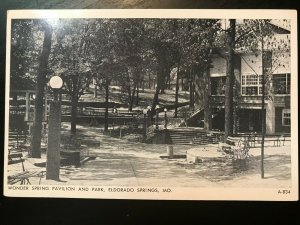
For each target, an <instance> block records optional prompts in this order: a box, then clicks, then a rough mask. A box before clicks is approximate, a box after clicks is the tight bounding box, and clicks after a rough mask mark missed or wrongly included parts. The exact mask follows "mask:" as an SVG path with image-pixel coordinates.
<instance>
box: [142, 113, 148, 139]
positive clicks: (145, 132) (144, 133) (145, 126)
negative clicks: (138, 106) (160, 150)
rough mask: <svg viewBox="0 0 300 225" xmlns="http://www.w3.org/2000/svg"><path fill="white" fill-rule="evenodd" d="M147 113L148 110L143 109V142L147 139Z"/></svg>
mask: <svg viewBox="0 0 300 225" xmlns="http://www.w3.org/2000/svg"><path fill="white" fill-rule="evenodd" d="M148 113H149V110H148V109H144V110H143V114H144V123H143V126H144V127H143V142H145V141H146V139H147V120H148Z"/></svg>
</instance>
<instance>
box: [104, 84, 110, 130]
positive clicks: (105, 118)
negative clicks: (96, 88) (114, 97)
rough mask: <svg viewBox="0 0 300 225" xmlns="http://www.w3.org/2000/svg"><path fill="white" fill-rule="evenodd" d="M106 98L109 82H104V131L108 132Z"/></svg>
mask: <svg viewBox="0 0 300 225" xmlns="http://www.w3.org/2000/svg"><path fill="white" fill-rule="evenodd" d="M108 97H109V80H108V79H106V80H105V115H104V121H105V122H104V131H108Z"/></svg>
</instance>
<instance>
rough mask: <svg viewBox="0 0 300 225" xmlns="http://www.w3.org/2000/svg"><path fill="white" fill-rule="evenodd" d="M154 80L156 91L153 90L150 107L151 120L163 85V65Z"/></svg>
mask: <svg viewBox="0 0 300 225" xmlns="http://www.w3.org/2000/svg"><path fill="white" fill-rule="evenodd" d="M156 80H157V84H156V90H155V94H154V98H153V102H152V107H151V118H153V116H154V114H155V106H156V105H157V104H158V95H159V91H160V90H161V87H162V86H163V85H164V71H163V65H160V68H159V71H158V74H157V79H156Z"/></svg>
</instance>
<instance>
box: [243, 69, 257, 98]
mask: <svg viewBox="0 0 300 225" xmlns="http://www.w3.org/2000/svg"><path fill="white" fill-rule="evenodd" d="M251 76H252V77H251ZM253 76H256V79H255V80H253V79H251V78H253ZM247 77H249V78H248V79H249V80H248V79H247ZM250 77H251V78H250ZM261 77H262V75H256V74H242V75H241V95H242V96H261V94H262V93H261V89H262V82H261ZM250 79H251V80H250ZM248 82H252V84H251V83H250V84H249V83H248ZM247 83H248V84H247ZM247 87H256V88H257V93H256V94H253V95H249V94H246V88H247ZM243 88H245V93H243Z"/></svg>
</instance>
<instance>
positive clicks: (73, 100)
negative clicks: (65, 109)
mask: <svg viewBox="0 0 300 225" xmlns="http://www.w3.org/2000/svg"><path fill="white" fill-rule="evenodd" d="M78 100H79V98H78V96H77V92H75V93H73V94H72V95H71V134H72V135H75V134H76V125H77V107H78Z"/></svg>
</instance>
